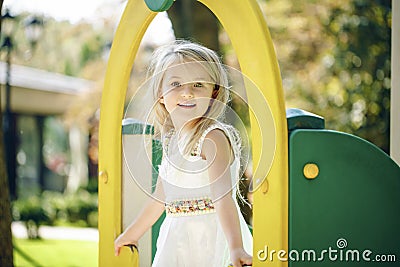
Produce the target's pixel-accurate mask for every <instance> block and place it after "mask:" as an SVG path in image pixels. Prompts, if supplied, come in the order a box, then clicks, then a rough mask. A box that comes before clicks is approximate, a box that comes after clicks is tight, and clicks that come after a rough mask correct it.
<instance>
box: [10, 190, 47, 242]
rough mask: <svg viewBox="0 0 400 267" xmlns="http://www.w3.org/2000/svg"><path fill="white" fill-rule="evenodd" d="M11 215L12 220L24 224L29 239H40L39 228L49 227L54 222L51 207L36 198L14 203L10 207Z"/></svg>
mask: <svg viewBox="0 0 400 267" xmlns="http://www.w3.org/2000/svg"><path fill="white" fill-rule="evenodd" d="M12 214H13V219H14V220H19V221H22V222H24V223H25V226H26V229H27V231H28V238H29V239H37V238H40V237H39V232H38V230H39V226H40V225H43V224H48V225H51V224H53V223H54V220H55V213H54V210H53V208H52V207H51V205H49V203H47V202H45V201H43V199H42V198H39V197H38V196H32V197H30V198H27V199H22V200H17V201H15V202H14V203H13V205H12Z"/></svg>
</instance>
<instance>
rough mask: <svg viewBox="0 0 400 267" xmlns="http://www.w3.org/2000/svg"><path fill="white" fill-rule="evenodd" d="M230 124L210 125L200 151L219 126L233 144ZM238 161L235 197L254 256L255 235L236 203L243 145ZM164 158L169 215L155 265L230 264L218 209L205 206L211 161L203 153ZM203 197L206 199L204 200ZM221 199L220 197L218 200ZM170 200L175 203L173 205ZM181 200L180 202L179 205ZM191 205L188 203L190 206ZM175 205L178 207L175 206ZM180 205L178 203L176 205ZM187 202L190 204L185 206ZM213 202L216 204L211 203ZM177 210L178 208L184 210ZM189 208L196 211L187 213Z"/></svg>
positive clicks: (194, 266)
mask: <svg viewBox="0 0 400 267" xmlns="http://www.w3.org/2000/svg"><path fill="white" fill-rule="evenodd" d="M228 127H231V126H228V125H226V127H222V126H221V125H213V126H211V127H209V128H208V129H207V130H206V131H205V132H204V133H203V135H202V137H201V138H200V140H199V142H198V148H199V149H198V151H201V146H202V143H203V141H204V138H205V136H206V135H207V133H208V132H210V131H211V130H213V129H215V128H218V129H221V130H223V131H224V132H225V134H226V135H227V136H228V138H229V140H230V142H231V144H232V145H233V146H234V144H235V142H236V141H235V140H234V136H233V135H232V132H231V131H229V130H227V129H228ZM234 151H235V160H234V161H233V162H232V164H231V166H230V171H231V176H232V188H233V190H232V191H231V192H227V193H230V194H232V198H233V199H234V201H235V203H236V211H237V213H238V216H239V220H240V226H241V234H242V239H243V246H244V248H245V250H246V252H247V253H249V254H250V255H252V236H251V233H250V231H249V228H248V227H247V224H246V222H245V220H244V218H243V215H242V214H241V212H240V209H239V206H238V204H237V202H236V192H237V191H236V189H235V188H236V184H237V182H238V178H239V177H238V176H239V168H240V155H239V154H238V152H239V151H240V147H237V148H234ZM172 158H173V155H171V158H170V159H168V157H164V158H163V160H162V162H161V165H160V166H159V175H160V178H161V181H162V185H163V189H164V194H165V202H166V211H167V213H166V214H167V215H166V217H165V220H164V222H163V223H162V225H161V228H160V233H159V236H158V240H157V251H156V255H155V258H154V261H153V265H152V266H153V267H169V266H171V267H186V266H187V267H189V266H190V267H197V266H198V267H227V266H228V265H229V264H230V263H231V260H230V253H229V249H228V243H227V241H226V238H225V235H224V232H223V229H222V227H221V225H220V223H219V220H218V216H217V213H216V211H215V210H212V209H207V208H204V207H205V206H204V203H206V205H207V199H208V200H210V199H211V190H210V186H211V185H210V181H209V176H208V170H207V161H206V160H204V159H202V158H201V157H200V155H195V156H189V157H186V158H185V160H181V161H180V162H176V161H174V160H171V159H172ZM199 200H200V202H201V203H202V204H203V205H202V208H199V209H200V210H199V211H193V207H191V208H188V206H187V205H186V204H188V203H189V204H190V203H193V202H195V203H196V205H195V207H197V206H199V207H200V204H199V205H197V204H198V203H199ZM202 200H205V201H204V202H202ZM216 201H218V200H216ZM169 203H173V204H171V205H169ZM177 203H179V204H177ZM189 204H188V205H189ZM174 205H175V206H174ZM176 205H178V206H176ZM185 205H186V207H185ZM211 205H212V204H211ZM171 207H172V210H173V211H176V209H175V208H174V207H178V208H177V209H178V210H180V212H177V213H173V212H169V211H171ZM185 209H186V210H187V211H189V209H191V211H192V212H188V213H185V212H184V211H185Z"/></svg>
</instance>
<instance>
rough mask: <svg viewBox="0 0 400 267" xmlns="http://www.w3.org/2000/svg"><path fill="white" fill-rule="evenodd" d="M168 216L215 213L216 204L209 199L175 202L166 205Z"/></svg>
mask: <svg viewBox="0 0 400 267" xmlns="http://www.w3.org/2000/svg"><path fill="white" fill-rule="evenodd" d="M165 211H166V213H167V215H168V216H189V215H200V214H205V213H213V212H215V208H214V203H213V202H212V200H211V199H210V198H208V197H205V198H196V199H182V200H174V201H171V202H169V203H166V204H165Z"/></svg>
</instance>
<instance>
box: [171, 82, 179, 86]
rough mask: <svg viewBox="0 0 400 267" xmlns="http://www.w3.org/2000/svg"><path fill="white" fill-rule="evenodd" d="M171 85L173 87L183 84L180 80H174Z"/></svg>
mask: <svg viewBox="0 0 400 267" xmlns="http://www.w3.org/2000/svg"><path fill="white" fill-rule="evenodd" d="M171 86H172V87H180V86H181V84H180V83H179V82H172V83H171Z"/></svg>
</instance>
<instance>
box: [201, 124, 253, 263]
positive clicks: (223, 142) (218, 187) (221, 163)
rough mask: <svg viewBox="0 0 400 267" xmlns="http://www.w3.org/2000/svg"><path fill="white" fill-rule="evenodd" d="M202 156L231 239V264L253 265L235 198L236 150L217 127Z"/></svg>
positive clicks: (218, 212)
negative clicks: (233, 194) (245, 247)
mask: <svg viewBox="0 0 400 267" xmlns="http://www.w3.org/2000/svg"><path fill="white" fill-rule="evenodd" d="M202 155H203V156H204V157H205V158H206V159H207V162H208V173H209V176H210V183H211V191H212V194H213V196H212V197H213V199H216V201H215V202H214V206H215V208H216V211H217V215H218V219H219V221H220V223H221V226H222V228H223V231H224V234H225V237H226V239H227V241H228V245H229V250H230V254H231V260H232V264H233V266H235V267H239V266H242V264H251V263H252V258H251V256H250V255H248V254H247V253H246V252H245V251H244V249H243V242H242V234H241V232H240V223H239V216H238V213H237V208H236V204H235V202H234V199H233V198H232V194H231V190H232V181H231V172H230V165H231V162H232V159H233V152H232V149H231V146H230V143H229V141H228V138H227V137H226V135H225V134H224V133H223V132H222V131H221V130H218V129H215V130H212V131H210V132H209V133H208V134H207V136H206V139H205V140H204V143H203V147H202Z"/></svg>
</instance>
